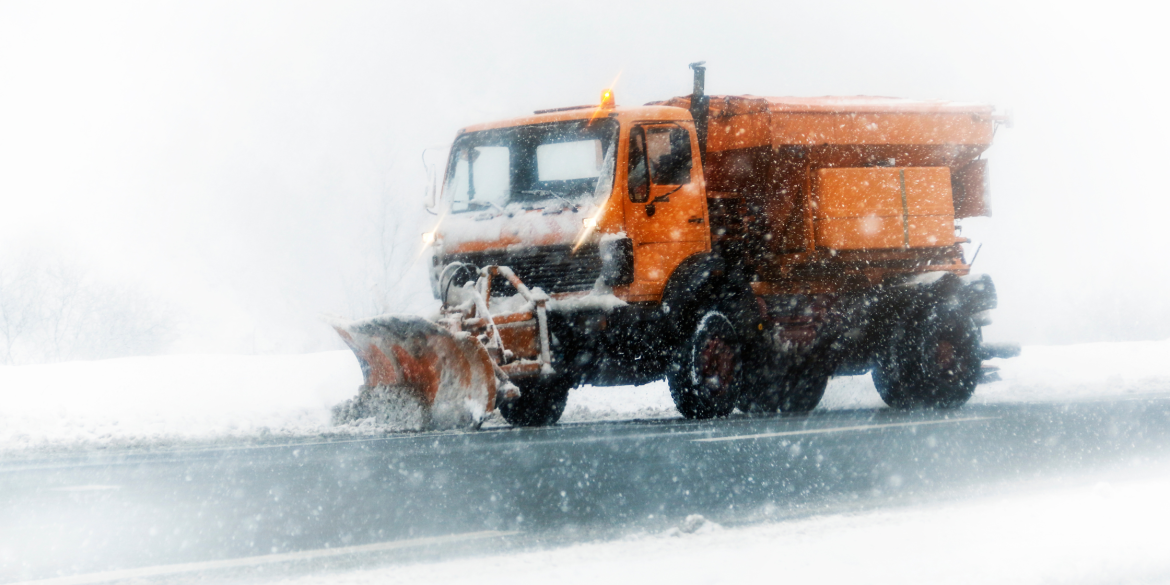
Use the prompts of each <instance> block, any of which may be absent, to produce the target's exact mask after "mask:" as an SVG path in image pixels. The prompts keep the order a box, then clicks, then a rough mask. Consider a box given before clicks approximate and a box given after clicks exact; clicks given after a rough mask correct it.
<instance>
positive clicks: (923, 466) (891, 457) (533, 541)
mask: <svg viewBox="0 0 1170 585" xmlns="http://www.w3.org/2000/svg"><path fill="white" fill-rule="evenodd" d="M1168 454H1170V394H1166V395H1150V396H1144V397H1138V398H1130V399H1125V400H1107V401H1098V402H1078V403H1072V404H1010V405H993V406H968V407H965V408H962V409H959V410H955V411H950V412H917V413H905V412H896V411H890V410H886V409H875V410H854V411H828V412H814V413H813V414H811V415H807V416H785V415H776V416H771V417H733V418H730V419H723V420H716V421H698V422H696V421H683V420H669V421H632V422H620V423H592V424H574V425H563V426H557V427H553V428H547V429H501V430H490V431H480V432H470V433H429V434H401V435H393V436H387V437H384V438H374V439H362V440H334V441H322V440H320V439H313V440H311V441H308V440H307V441H303V442H284V443H281V444H267V445H243V446H238V447H231V448H224V447H216V448H186V449H171V450H166V451H160V452H143V451H103V452H98V453H89V454H71V455H61V454H58V455H52V456H45V457H43V458H39V459H30V458H27V457H26V458H23V459H9V460H0V583H11V582H18V581H26V580H36V579H48V578H60V577H69V576H74V577H75V578H73V579H67V580H62V581H58V582H59V583H91V582H102V581H103V580H107V578H113V577H150V576H152V575H155V576H156V577H157V576H159V575H161V577H159V578H162V579H164V580H169V581H173V580H176V579H179V580H181V578H180V577H182V576H187V577H190V576H192V575H197V576H201V577H200V578H204V577H208V576H210V578H212V579H216V578H217V577H216V575H219V576H220V577H224V579H226V580H232V579H231V578H232V577H233V576H234V577H235V578H242V579H244V580H253V579H255V578H256V577H257V576H259V575H260V574H261V573H263V574H265V575H279V574H282V573H281V571H285V573H284V574H297V573H298V571H301V572H303V571H304V570H306V567H309V568H312V569H313V570H320V569H321V568H322V567H326V568H328V567H333V568H341V569H344V568H346V567H355V566H377V565H380V564H386V563H393V562H396V561H401V560H404V559H414V558H430V557H444V556H453V555H454V556H459V555H464V554H473V553H476V552H483V551H487V550H504V549H513V550H514V549H516V548H527V547H532V546H547V545H556V544H560V543H567V542H573V541H577V540H582V539H586V538H611V537H616V536H621V535H623V534H627V533H629V532H632V531H638V530H658V529H663V528H665V527H666V526H670V525H676V524H677V523H678V522H679V520H680V519H681V518H683V517H685V516H687V515H689V514H696V513H698V514H703V515H705V516H706V517H708V518H711V519H713V520H716V521H718V522H720V523H724V524H739V523H751V522H759V521H764V520H776V519H783V518H786V517H792V516H799V515H806V514H811V513H818V512H823V511H833V510H840V509H842V507H846V508H851V509H857V508H873V507H880V506H886V505H891V504H898V503H907V502H913V501H918V500H921V499H929V498H932V497H938V496H939V495H940V494H946V493H951V492H953V491H955V490H961V491H966V492H971V491H972V488H975V490H976V491H977V490H978V489H979V487H980V486H987V487H991V486H997V485H1004V484H1011V483H1013V482H1019V481H1026V480H1030V479H1036V478H1045V477H1059V476H1061V475H1062V474H1073V473H1084V472H1086V471H1092V470H1096V469H1101V470H1107V469H1110V468H1115V467H1118V466H1130V467H1133V466H1141V465H1143V464H1144V463H1143V462H1152V461H1160V460H1164V459H1166V458H1167V455H1168ZM435 538H437V540H434V539H435ZM428 539H432V540H428ZM364 545H372V546H368V547H366V548H365V549H360V548H359V549H356V550H354V549H346V548H345V547H361V546H364ZM339 548H340V549H342V552H345V551H347V550H349V551H352V552H353V554H337V553H338V549H339ZM322 549H329V550H327V551H324V552H322ZM306 551H309V552H306ZM312 551H316V552H312ZM270 555H278V556H270ZM314 555H318V556H314ZM256 557H260V558H259V559H256ZM225 559H244V560H243V561H238V564H239V566H233V565H232V564H231V563H226V564H225V563H220V564H216V563H214V562H211V563H209V561H222V560H225ZM249 559H251V560H249ZM275 561H280V562H275ZM182 563H195V564H194V565H189V566H185V567H178V568H176V567H174V566H173V565H175V564H182ZM159 566H164V567H169V569H168V568H164V569H161V570H156V572H154V573H152V572H151V570H150V569H147V570H146V571H145V572H141V571H140V572H139V573H134V572H133V571H131V572H128V573H127V572H122V573H113V574H107V575H100V576H94V575H93V574H94V573H98V572H104V571H125V570H131V569H140V570H141V569H142V568H144V567H159ZM240 567H244V568H242V569H241V568H240ZM257 567H259V569H258V568H257ZM216 571H220V573H216ZM233 571H234V572H233ZM241 571H242V572H241ZM249 571H251V572H249ZM257 571H259V573H258V572H257ZM264 571H267V573H264ZM79 575H80V576H81V577H76V576H79Z"/></svg>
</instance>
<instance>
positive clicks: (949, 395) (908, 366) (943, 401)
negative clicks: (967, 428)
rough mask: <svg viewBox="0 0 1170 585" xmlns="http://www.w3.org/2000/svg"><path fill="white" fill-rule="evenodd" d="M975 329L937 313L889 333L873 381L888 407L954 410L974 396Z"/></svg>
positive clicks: (977, 365) (965, 320)
mask: <svg viewBox="0 0 1170 585" xmlns="http://www.w3.org/2000/svg"><path fill="white" fill-rule="evenodd" d="M980 337H981V336H980V332H979V326H977V325H975V323H974V322H973V321H972V320H971V318H970V317H965V316H958V315H947V314H945V313H943V312H942V311H940V310H939V309H937V308H935V309H931V310H928V311H926V312H925V314H924V315H923V317H922V318H921V319H916V320H914V321H912V322H910V323H905V324H903V325H902V326H901V327H899V328H898V329H897V330H895V332H894V334H893V336H892V338H891V340H890V343H889V344H888V346H887V347H886V348H885V349H884V350H883V351H882V352H881V353H880V354H879V355H878V356H877V363H876V365H875V367H874V369H873V382H874V386H876V387H877V390H878V394H880V395H881V397H882V400H883V401H885V403H886V404H888V405H890V406H892V407H894V408H903V409H905V408H956V407H959V406H962V405H963V404H964V403H966V402H967V401H968V400H969V399H970V398H971V395H972V394H974V393H975V386H976V385H977V384H978V383H979V376H980V374H981V370H982V365H983V362H982V357H981V356H980V355H979V346H980V341H981V340H980Z"/></svg>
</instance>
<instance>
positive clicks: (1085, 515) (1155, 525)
mask: <svg viewBox="0 0 1170 585" xmlns="http://www.w3.org/2000/svg"><path fill="white" fill-rule="evenodd" d="M1160 473H1161V475H1159V476H1155V477H1146V478H1128V479H1122V480H1120V481H1118V480H1117V479H1116V478H1111V482H1110V483H1106V482H1099V481H1096V482H1085V483H1084V484H1082V485H1079V486H1076V487H1059V486H1055V487H1054V486H1051V485H1049V486H1036V487H1033V488H1031V490H1030V491H1025V492H1016V493H1011V494H1001V495H997V496H994V497H984V498H981V499H975V500H967V501H963V502H961V503H947V504H933V505H919V506H916V507H913V508H904V509H887V510H881V511H874V512H864V513H858V514H845V515H829V516H819V517H813V518H807V519H802V520H793V521H788V522H783V523H777V524H770V525H763V526H754V527H748V528H737V529H730V530H719V529H717V526H715V527H712V528H714V529H707V530H703V529H699V530H690V531H688V530H687V529H688V528H689V527H691V526H693V525H694V524H695V523H696V522H695V517H693V516H692V517H688V518H687V520H685V521H683V523H682V524H680V526H679V527H678V528H676V529H669V530H666V531H664V532H662V533H659V534H650V535H641V536H637V537H632V538H626V539H622V540H617V541H612V542H601V543H590V544H582V545H575V546H571V547H565V548H561V549H554V550H539V551H533V552H524V553H519V554H502V555H494V556H488V557H479V558H471V559H459V560H451V561H444V562H441V563H419V564H415V565H408V566H394V567H387V568H382V569H371V570H361V571H352V572H347V573H339V574H337V573H335V574H323V575H318V576H310V577H303V578H299V579H293V580H288V581H284V583H286V584H290V585H315V584H318V583H329V584H330V585H366V584H373V583H378V584H394V583H428V584H431V585H444V584H447V583H467V582H469V581H470V578H469V576H472V575H474V581H475V582H476V583H482V584H485V585H487V584H492V583H501V584H504V583H507V584H509V585H524V584H528V583H532V584H543V583H558V584H562V585H572V584H575V583H581V584H589V585H592V584H594V583H605V582H613V581H616V582H620V583H671V584H673V585H686V584H690V583H695V584H700V583H701V584H704V585H706V584H721V583H728V584H738V583H771V582H786V583H870V584H883V583H891V584H895V583H896V584H899V585H902V584H906V585H914V584H917V583H922V584H929V585H937V584H939V583H972V584H974V583H1017V584H1033V583H1034V584H1043V583H1166V582H1168V581H1170V556H1168V555H1166V550H1165V549H1166V542H1165V538H1164V536H1163V534H1164V527H1165V526H1166V525H1167V524H1168V523H1170V499H1168V498H1166V496H1165V494H1166V493H1167V491H1170V470H1165V469H1162V470H1160ZM1040 487H1042V488H1043V489H1040ZM703 524H704V526H709V523H705V522H704V523H703Z"/></svg>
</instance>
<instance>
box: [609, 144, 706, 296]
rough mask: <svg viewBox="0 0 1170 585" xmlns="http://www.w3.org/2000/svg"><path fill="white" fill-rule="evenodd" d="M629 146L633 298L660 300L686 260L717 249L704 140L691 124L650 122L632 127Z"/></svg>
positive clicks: (628, 221) (628, 209)
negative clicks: (705, 176)
mask: <svg viewBox="0 0 1170 585" xmlns="http://www.w3.org/2000/svg"><path fill="white" fill-rule="evenodd" d="M684 124H685V125H684ZM627 148H628V150H627V165H626V166H627V169H626V170H627V172H626V178H627V185H626V187H627V195H628V197H627V200H626V202H625V207H626V213H625V216H626V230H627V233H628V235H629V236H630V239H631V240H633V244H634V282H633V283H631V285H630V295H631V297H637V298H632V299H631V300H656V299H657V298H658V297H659V296H661V294H662V289H663V287H664V286H665V285H666V280H667V278H669V277H670V275H671V273H672V272H674V269H675V267H677V266H678V264H679V263H680V262H682V261H683V260H684V259H686V258H687V257H688V256H690V255H692V254H695V253H697V252H703V251H707V250H710V249H711V232H710V228H709V227H708V221H709V220H708V218H707V199H706V191H705V189H704V188H703V172H702V163H701V162H700V160H699V157H698V154H699V149H698V142H697V140H696V138H695V132H694V125H693V124H691V123H689V122H685V123H684V122H652V123H651V122H647V123H640V124H636V125H634V126H633V127H632V128H631V129H630V133H629V138H628V146H627Z"/></svg>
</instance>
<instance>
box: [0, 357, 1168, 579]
mask: <svg viewBox="0 0 1170 585" xmlns="http://www.w3.org/2000/svg"><path fill="white" fill-rule="evenodd" d="M995 363H996V365H998V366H999V367H1000V376H1001V377H1002V380H1001V381H998V382H993V383H990V384H985V385H983V386H981V387H980V388H979V390H978V392H977V393H976V397H975V399H974V402H978V403H994V402H1006V401H1066V400H1092V399H1095V398H1101V397H1107V396H1116V395H1119V394H1131V395H1140V394H1146V393H1154V392H1166V391H1170V340H1168V341H1160V342H1133V343H1104V344H1085V345H1069V346H1044V347H1025V348H1024V350H1023V352H1022V354H1021V355H1020V356H1019V357H1018V358H1013V359H1009V360H996V362H995ZM360 383H361V375H360V372H359V371H358V368H357V364H356V360H355V359H354V358H353V356H352V355H351V354H349V353H348V352H327V353H317V354H308V355H284V356H222V355H220V356H216V355H188V356H167V357H153V358H128V359H116V360H105V361H96V362H76V363H66V364H53V365H40V366H20V367H0V404H2V405H3V406H2V407H0V452H7V453H8V454H9V455H11V454H13V453H19V452H22V451H23V452H29V451H35V450H36V449H37V448H39V447H79V446H80V447H94V446H112V445H138V444H145V445H151V446H155V445H160V444H164V445H165V444H166V443H168V442H172V441H190V440H196V441H215V440H228V439H236V438H262V437H265V436H281V435H285V436H289V437H293V436H304V435H318V434H331V433H348V434H365V433H382V432H385V429H378V428H373V427H371V426H370V425H369V424H356V425H346V426H344V427H335V426H332V425H331V423H330V418H331V408H332V407H333V406H334V405H335V404H337V403H339V402H341V401H343V400H345V399H347V398H350V397H352V396H353V395H354V394H355V393H356V389H357V386H358V385H359V384H360ZM880 405H881V401H880V399H879V398H878V396H877V393H876V391H875V390H874V388H873V385H872V383H871V382H870V380H869V377H868V376H857V377H846V378H839V379H835V380H833V382H832V383H831V385H830V388H829V391H828V393H827V395H826V397H825V400H824V402H823V403H822V407H823V408H829V409H845V408H870V407H879V406H880ZM677 416H679V415H678V413H677V412H676V411H675V410H674V408H673V406H672V404H671V401H670V396H669V394H668V392H667V389H666V386H665V384H663V383H655V384H648V385H646V386H640V387H624V388H590V387H586V388H580V389H577V390H575V391H574V392H573V393H572V394H571V395H570V399H569V405H568V408H567V410H566V413H565V417H564V419H563V420H565V421H589V420H621V419H631V418H648V417H659V418H661V417H677ZM1160 465H1161V464H1159V466H1154V465H1153V464H1149V465H1144V466H1134V467H1132V468H1131V469H1130V471H1129V472H1125V473H1129V475H1118V473H1120V472H1116V471H1115V472H1111V474H1109V475H1100V474H1099V475H1096V476H1093V477H1085V478H1081V479H1076V478H1073V479H1070V478H1064V479H1061V480H1050V481H1047V483H1034V484H1030V485H1017V486H1015V487H1012V488H1004V489H1005V491H1000V492H997V493H988V494H985V495H983V496H981V497H979V498H976V499H967V500H956V501H942V502H934V503H927V504H918V505H914V506H908V507H903V508H886V509H881V510H877V511H860V512H850V513H833V514H826V515H820V516H813V517H807V518H803V519H798V520H790V521H787V522H781V523H774V524H766V525H756V526H749V527H737V528H723V527H720V526H718V525H717V524H714V523H711V522H707V521H705V520H703V519H701V518H690V519H688V522H684V523H683V524H681V525H680V526H679V527H678V528H674V529H669V530H666V531H662V532H655V533H644V534H638V535H633V536H628V537H626V538H623V539H620V540H616V541H608V542H592V543H584V544H577V545H573V546H566V547H562V548H554V549H549V550H537V551H532V550H529V551H523V552H516V553H506V554H496V555H492V556H487V557H480V558H468V559H457V560H449V561H444V562H426V563H418V564H412V565H404V566H392V567H384V568H378V569H368V570H356V571H347V572H342V573H322V574H315V575H310V576H306V577H301V578H295V579H290V580H289V581H288V585H317V584H325V583H328V584H352V585H365V584H368V583H420V582H426V583H431V584H432V585H446V584H449V583H452V584H453V583H465V582H475V583H509V584H517V585H522V584H525V583H546V582H557V583H566V584H572V583H596V582H603V581H604V582H622V583H659V582H669V583H673V584H676V585H681V584H690V583H696V584H698V583H702V584H709V583H742V582H751V583H755V582H770V581H779V580H783V581H785V582H814V581H815V582H824V583H846V582H848V583H879V584H880V583H899V584H913V583H930V584H936V583H1028V584H1031V583H1036V584H1040V583H1070V582H1076V583H1170V555H1167V554H1166V550H1167V548H1168V544H1170V539H1168V538H1167V537H1166V536H1165V530H1166V529H1165V527H1166V526H1170V498H1168V497H1167V496H1166V494H1167V493H1170V468H1164V467H1161V466H1160ZM1006 490H1010V491H1006Z"/></svg>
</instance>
